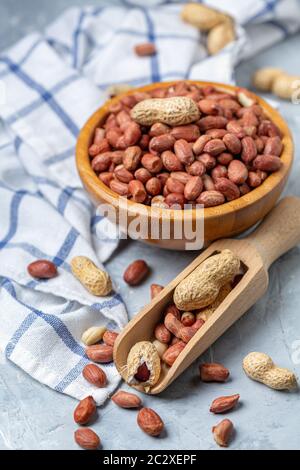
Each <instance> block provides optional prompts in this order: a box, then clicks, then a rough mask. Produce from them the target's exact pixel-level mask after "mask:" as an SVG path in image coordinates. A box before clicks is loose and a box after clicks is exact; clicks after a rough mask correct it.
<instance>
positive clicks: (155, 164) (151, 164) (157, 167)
mask: <svg viewBox="0 0 300 470" xmlns="http://www.w3.org/2000/svg"><path fill="white" fill-rule="evenodd" d="M141 162H142V165H143V167H145V168H146V169H147V170H148V171H150V173H159V172H160V171H161V169H162V167H163V164H162V161H161V159H160V158H159V157H157V156H156V155H152V154H151V153H145V155H144V156H143V157H142V161H141Z"/></svg>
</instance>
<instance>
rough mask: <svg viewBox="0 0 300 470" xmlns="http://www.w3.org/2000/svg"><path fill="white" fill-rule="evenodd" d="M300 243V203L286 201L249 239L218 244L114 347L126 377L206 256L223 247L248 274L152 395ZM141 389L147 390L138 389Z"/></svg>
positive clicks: (237, 313) (243, 307) (251, 299)
mask: <svg viewBox="0 0 300 470" xmlns="http://www.w3.org/2000/svg"><path fill="white" fill-rule="evenodd" d="M299 242H300V199H299V198H296V197H286V198H285V199H283V200H281V202H279V204H278V205H277V206H276V207H275V208H274V209H273V210H272V211H271V212H270V213H269V215H268V216H267V217H266V218H265V219H264V220H263V222H262V223H261V224H260V225H259V227H258V228H257V229H256V230H255V231H254V232H253V233H252V234H251V235H250V236H248V237H246V238H244V239H241V240H235V239H223V240H218V241H216V242H214V243H213V244H212V245H210V246H209V248H208V249H206V250H205V251H204V252H203V253H202V254H201V255H200V256H198V257H197V258H196V259H195V260H194V261H193V262H192V263H191V264H190V265H189V266H188V267H187V268H186V269H185V270H184V271H182V272H181V273H180V274H179V275H178V276H177V277H176V278H175V279H174V280H173V281H172V282H170V283H169V284H168V285H167V286H166V287H165V288H164V289H163V291H162V292H161V293H160V294H159V295H158V296H157V297H155V299H153V300H152V302H151V303H150V304H148V305H146V307H144V308H143V309H142V311H141V312H140V313H139V314H138V315H137V316H136V317H135V318H133V319H132V320H131V321H130V322H129V323H128V325H127V326H126V328H125V329H124V330H123V331H122V333H121V334H120V335H119V336H118V339H117V341H116V343H115V347H114V361H115V364H116V367H117V369H118V371H119V373H120V375H121V376H122V377H123V378H125V370H126V362H127V356H128V353H129V351H130V349H131V347H132V346H133V345H134V344H135V343H137V342H138V341H153V339H154V338H153V331H154V328H155V326H156V324H157V323H158V322H160V321H161V319H162V312H163V310H164V308H165V307H166V306H167V304H168V303H169V302H171V301H172V298H173V292H174V289H175V287H176V286H177V285H178V284H179V283H180V282H181V281H182V280H183V279H184V278H185V277H186V276H188V275H189V274H190V273H191V272H192V271H194V269H195V268H197V266H198V265H199V264H201V263H202V262H203V261H204V260H205V259H206V258H208V257H209V256H211V255H213V254H215V253H216V252H220V251H221V250H224V249H229V250H231V251H233V252H234V253H235V254H236V255H237V256H238V257H239V258H240V260H241V262H242V263H243V265H244V269H245V274H244V275H243V277H242V279H241V281H240V282H239V283H238V284H237V285H236V287H235V288H234V289H233V290H232V291H231V292H230V293H229V294H228V296H227V297H226V298H225V300H224V301H223V302H222V304H221V305H220V306H219V307H218V308H217V309H216V311H215V312H214V313H213V315H212V316H211V317H210V318H209V319H208V320H207V321H206V322H205V324H204V325H203V326H202V327H201V328H200V329H199V330H198V332H197V333H196V334H195V336H193V338H192V339H191V340H190V341H189V343H188V344H187V346H186V347H185V348H184V350H183V351H182V352H181V354H180V355H179V356H178V358H177V359H176V361H175V362H174V364H173V365H172V367H170V368H167V367H163V368H162V374H161V376H160V380H159V382H158V383H157V384H156V385H155V386H154V387H152V388H151V389H150V390H149V392H148V393H150V394H157V393H160V392H162V391H163V390H165V389H166V388H167V387H168V386H169V385H170V384H171V383H172V382H173V380H175V379H176V378H177V377H178V376H179V375H180V374H181V373H182V372H183V371H184V370H185V369H186V368H187V367H188V366H189V365H190V364H191V363H192V362H193V361H194V360H195V359H197V358H198V357H199V356H200V355H201V354H202V353H203V352H204V351H205V350H206V349H207V348H209V346H211V345H212V344H213V343H214V342H215V341H216V340H217V339H218V338H219V337H220V336H221V335H222V334H223V333H224V332H225V331H226V330H227V329H228V328H229V327H230V326H231V325H232V324H233V323H234V322H235V321H237V320H238V319H239V318H240V317H241V316H242V315H243V314H244V313H245V312H246V311H247V310H248V309H249V308H250V307H251V306H252V305H254V304H255V302H256V301H257V300H258V299H259V298H260V297H261V296H262V295H263V294H264V293H265V292H266V290H267V288H268V284H269V275H268V269H269V267H270V265H271V264H272V263H273V261H275V260H276V259H277V258H279V257H280V256H281V255H282V254H284V253H285V252H286V251H288V250H290V249H291V248H292V247H294V246H295V245H297V244H298V243H299ZM136 388H138V389H139V390H141V391H144V389H143V388H142V387H140V386H137V387H136Z"/></svg>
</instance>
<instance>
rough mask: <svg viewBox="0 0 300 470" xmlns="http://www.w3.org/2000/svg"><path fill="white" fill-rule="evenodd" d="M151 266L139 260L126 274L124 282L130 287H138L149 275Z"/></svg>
mask: <svg viewBox="0 0 300 470" xmlns="http://www.w3.org/2000/svg"><path fill="white" fill-rule="evenodd" d="M149 271H150V269H149V266H148V264H147V263H146V261H144V260H142V259H138V260H136V261H134V262H133V263H131V264H130V265H129V266H128V268H127V269H126V271H125V272H124V276H123V278H124V281H125V282H127V284H129V285H130V286H136V285H137V284H139V283H140V282H142V281H143V279H145V277H146V276H147V275H148V274H149Z"/></svg>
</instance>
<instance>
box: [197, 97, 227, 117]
mask: <svg viewBox="0 0 300 470" xmlns="http://www.w3.org/2000/svg"><path fill="white" fill-rule="evenodd" d="M198 106H199V109H200V111H202V113H204V114H211V115H212V116H216V115H218V114H221V113H222V108H221V107H220V106H219V105H218V103H217V101H214V100H209V99H203V100H200V101H199V102H198Z"/></svg>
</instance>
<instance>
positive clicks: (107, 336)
mask: <svg viewBox="0 0 300 470" xmlns="http://www.w3.org/2000/svg"><path fill="white" fill-rule="evenodd" d="M118 336H119V333H116V332H115V331H110V330H106V332H105V333H104V335H103V341H104V343H105V344H107V345H108V346H112V347H113V346H114V344H115V341H116V339H117V337H118Z"/></svg>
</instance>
